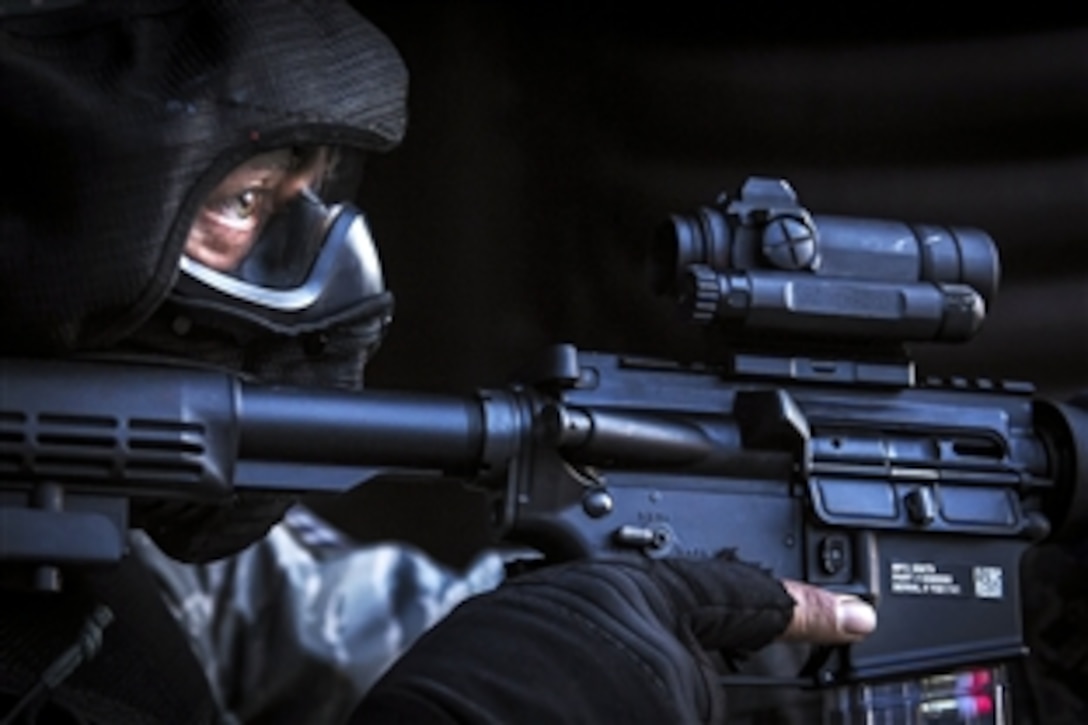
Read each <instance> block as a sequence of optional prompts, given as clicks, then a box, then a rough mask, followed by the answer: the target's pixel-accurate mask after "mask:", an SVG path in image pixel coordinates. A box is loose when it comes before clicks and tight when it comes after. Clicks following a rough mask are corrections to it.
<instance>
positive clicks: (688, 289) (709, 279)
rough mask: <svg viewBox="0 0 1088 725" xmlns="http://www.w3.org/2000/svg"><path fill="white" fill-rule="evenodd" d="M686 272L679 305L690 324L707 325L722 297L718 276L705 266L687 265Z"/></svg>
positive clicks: (715, 312) (712, 318) (712, 319)
mask: <svg viewBox="0 0 1088 725" xmlns="http://www.w3.org/2000/svg"><path fill="white" fill-rule="evenodd" d="M687 272H688V273H687V275H685V278H684V287H683V290H682V292H681V295H680V303H681V305H683V308H684V310H685V311H686V312H687V313H688V315H689V316H690V318H691V321H692V322H697V323H699V324H702V325H706V324H709V323H711V322H713V321H714V318H715V317H716V316H717V314H718V304H719V302H720V301H721V297H722V292H721V286H720V285H719V284H718V274H717V273H716V272H715V271H714V270H712V269H711V268H710V267H708V266H706V265H705V264H692V265H688V270H687Z"/></svg>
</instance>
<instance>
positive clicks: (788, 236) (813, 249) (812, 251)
mask: <svg viewBox="0 0 1088 725" xmlns="http://www.w3.org/2000/svg"><path fill="white" fill-rule="evenodd" d="M763 256H764V257H766V259H767V261H768V262H770V263H771V264H773V265H774V266H775V267H777V268H778V269H789V270H799V269H813V268H814V267H815V266H816V261H817V259H818V256H819V246H818V243H817V234H816V228H815V227H814V226H813V225H812V224H810V223H809V222H808V220H806V219H803V218H801V217H799V216H794V215H792V214H779V215H778V216H774V217H771V219H770V220H769V221H768V222H767V224H766V226H765V227H763Z"/></svg>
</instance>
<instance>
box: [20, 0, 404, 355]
mask: <svg viewBox="0 0 1088 725" xmlns="http://www.w3.org/2000/svg"><path fill="white" fill-rule="evenodd" d="M406 93H407V72H406V69H405V67H404V65H403V63H402V62H401V59H400V57H399V55H398V54H397V52H396V50H395V49H394V48H393V46H392V45H391V44H390V43H389V42H388V40H387V39H386V38H385V37H384V36H383V35H382V34H381V33H380V32H379V31H378V30H377V29H376V28H375V27H374V26H373V25H371V24H369V23H368V22H366V21H365V20H363V19H362V18H361V17H360V16H358V15H357V14H356V13H355V12H354V11H353V10H351V9H350V8H348V7H346V6H344V5H343V4H340V3H334V2H328V1H326V0H264V1H263V2H261V3H260V4H259V6H255V5H254V4H253V3H251V2H245V1H242V0H194V1H191V2H179V1H178V0H144V1H142V2H120V1H117V0H100V1H99V2H96V3H89V4H87V5H81V6H77V7H74V8H71V9H66V10H59V11H56V12H53V13H46V14H42V15H40V16H29V17H16V18H14V19H5V20H0V151H2V152H3V156H4V157H5V158H10V159H15V158H18V159H24V163H23V164H21V165H20V168H19V171H18V173H11V174H5V175H4V176H3V179H2V180H0V309H3V310H4V314H3V315H2V316H0V351H2V352H19V353H24V352H43V351H44V352H54V351H66V350H71V349H76V348H87V347H101V346H104V345H107V344H110V343H112V342H113V341H116V340H117V339H119V338H121V337H123V336H124V335H125V334H127V333H128V332H131V331H132V330H133V329H134V328H135V327H136V326H137V325H138V324H139V323H140V322H141V321H142V320H143V319H144V318H145V317H146V316H147V315H148V314H149V313H150V312H151V311H152V310H153V309H154V308H155V307H156V306H157V305H158V304H159V303H160V302H161V301H162V299H163V298H164V296H165V295H166V293H167V291H168V290H169V289H170V287H171V286H172V284H173V281H174V278H175V276H176V272H177V264H178V259H179V257H180V253H181V249H182V245H183V243H184V240H185V236H186V232H187V230H188V227H189V223H190V220H191V218H192V216H193V211H194V210H195V208H196V205H197V204H198V203H199V201H200V199H202V198H203V196H204V193H205V192H206V191H207V189H208V188H210V186H211V185H212V184H214V183H215V182H216V181H218V179H219V178H220V176H221V175H222V174H223V173H224V172H225V171H226V170H228V169H230V168H232V167H233V166H234V165H236V164H237V163H238V162H239V161H241V160H243V159H245V158H248V157H250V156H252V155H253V154H254V153H256V152H258V151H262V150H266V149H269V148H276V147H282V146H286V145H291V144H313V143H327V144H334V145H338V146H343V147H349V148H357V149H361V150H364V151H382V150H385V149H388V148H390V147H392V146H394V145H396V144H397V143H399V141H400V139H401V137H402V135H403V133H404V129H405V124H406V110H405V98H406Z"/></svg>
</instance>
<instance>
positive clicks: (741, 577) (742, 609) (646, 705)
mask: <svg viewBox="0 0 1088 725" xmlns="http://www.w3.org/2000/svg"><path fill="white" fill-rule="evenodd" d="M793 609H794V601H793V599H792V598H791V597H790V595H789V594H787V593H786V590H785V589H784V588H783V586H782V584H780V583H779V582H778V581H777V580H775V579H774V578H772V577H771V576H769V575H768V574H766V573H764V572H763V571H761V570H759V569H757V568H755V567H753V566H750V565H747V564H743V563H740V562H737V561H735V560H728V559H726V558H718V559H714V560H701V561H691V560H679V559H661V560H649V559H622V560H618V561H616V560H612V561H607V562H605V561H580V562H575V563H570V564H564V565H557V566H552V567H545V568H543V569H540V570H538V571H536V572H533V573H532V574H527V575H524V576H521V577H517V578H514V579H512V580H510V581H509V582H508V583H506V584H505V585H503V586H502V587H501V588H500V589H498V590H497V591H494V592H492V593H489V594H485V595H482V596H479V597H477V598H475V599H472V600H469V601H467V602H465V603H464V604H462V605H461V606H460V607H459V608H457V609H456V610H455V611H454V612H453V613H452V614H451V615H450V616H449V617H448V618H447V619H446V620H444V621H443V622H442V623H441V624H439V625H438V626H437V627H436V628H435V629H434V630H432V631H430V632H429V633H427V634H425V635H424V636H423V637H422V638H421V639H420V640H419V641H418V643H417V644H416V645H415V646H414V647H413V648H412V649H411V650H410V651H409V652H408V653H407V654H406V655H405V656H404V658H403V659H402V660H400V661H399V662H398V663H397V664H396V665H395V666H394V667H393V669H392V670H391V671H390V672H389V673H388V674H387V675H386V676H385V677H384V678H383V679H382V680H381V681H380V682H379V683H378V684H377V685H376V686H375V688H374V689H373V690H372V691H371V693H370V694H369V695H368V696H367V698H366V700H365V701H364V702H363V703H362V704H361V706H360V708H359V709H358V710H357V711H356V713H355V715H354V719H353V720H352V722H366V723H379V722H382V723H384V722H412V723H417V722H450V721H455V722H460V723H485V722H487V723H500V722H501V723H554V722H563V723H621V722H622V723H631V722H655V723H688V722H713V721H720V720H721V719H722V718H723V712H724V697H723V693H722V687H721V684H720V683H719V681H718V680H719V676H720V673H719V672H718V671H717V670H716V668H715V667H714V665H713V663H712V660H711V658H710V657H709V656H708V654H707V651H708V650H709V651H724V652H726V653H728V654H736V655H743V654H745V653H748V652H752V651H754V650H757V649H760V648H761V647H763V646H765V645H767V644H768V643H770V642H771V641H772V640H774V639H775V638H776V637H777V636H779V635H780V634H782V633H783V631H784V630H785V629H786V627H787V625H788V624H789V623H790V621H791V617H792V614H793Z"/></svg>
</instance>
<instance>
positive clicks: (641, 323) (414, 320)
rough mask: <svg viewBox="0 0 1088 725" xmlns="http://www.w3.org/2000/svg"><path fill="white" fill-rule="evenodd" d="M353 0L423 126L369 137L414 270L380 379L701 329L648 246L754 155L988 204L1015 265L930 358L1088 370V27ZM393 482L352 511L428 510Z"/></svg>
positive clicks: (1011, 372) (754, 161)
mask: <svg viewBox="0 0 1088 725" xmlns="http://www.w3.org/2000/svg"><path fill="white" fill-rule="evenodd" d="M355 4H356V5H357V6H358V7H359V8H360V10H361V12H363V14H364V15H366V16H367V17H369V18H370V19H371V20H372V21H374V22H375V23H376V24H377V25H378V26H379V27H381V28H382V29H383V30H385V32H386V33H387V34H388V35H389V36H390V37H391V38H392V39H393V41H394V43H395V44H396V45H397V46H398V47H399V48H400V50H401V52H402V54H403V55H404V58H405V60H406V62H407V64H408V67H409V69H410V70H411V73H412V88H411V95H410V112H411V120H410V124H409V132H408V137H407V140H406V141H405V143H404V144H403V145H402V146H401V148H399V149H398V150H396V151H394V152H393V153H391V154H389V155H387V156H384V157H379V158H376V159H374V160H373V162H372V164H371V166H370V168H369V170H368V178H367V181H366V183H365V185H364V191H363V198H362V202H363V204H364V206H365V208H366V210H367V212H368V215H369V217H370V220H371V225H372V227H373V230H374V233H375V235H376V238H377V239H378V242H379V245H380V247H381V251H382V256H383V262H384V264H385V269H386V276H387V281H388V283H389V284H390V285H391V287H392V288H393V290H394V292H395V293H396V295H397V322H396V324H395V325H394V326H393V330H392V333H391V334H390V336H389V338H388V340H387V343H386V345H385V346H384V348H383V350H382V352H381V354H380V355H379V356H378V358H377V360H376V361H375V362H374V363H373V365H372V367H371V368H370V372H369V378H368V384H370V385H371V386H372V387H398V388H401V387H407V388H413V389H420V388H423V389H432V390H449V391H456V392H464V391H470V390H472V389H474V388H477V387H492V386H495V385H501V384H502V383H504V382H505V381H506V380H507V379H508V376H509V375H510V374H511V373H512V372H514V371H515V370H516V369H517V368H518V367H519V366H520V365H522V364H523V363H525V362H526V361H527V360H529V359H530V358H531V357H532V356H533V354H534V352H536V351H537V350H539V349H540V348H542V347H544V346H546V345H547V344H549V343H553V342H557V341H570V342H574V343H576V344H577V345H579V346H582V347H585V348H588V349H603V350H609V351H625V352H638V353H644V354H653V355H664V356H678V355H680V356H691V355H693V354H698V352H697V351H698V349H699V348H698V344H699V339H700V338H699V336H698V334H697V333H696V332H695V331H694V330H693V329H689V328H686V327H683V326H678V325H677V323H676V322H675V321H674V317H673V313H672V308H671V306H670V305H669V303H668V301H667V300H665V299H663V298H659V297H654V296H653V295H652V294H651V293H650V291H649V287H648V285H647V284H646V280H645V275H644V265H643V256H642V255H643V251H644V248H645V245H646V243H647V242H648V241H649V239H650V236H651V235H652V232H653V229H654V228H655V227H656V226H657V225H658V223H660V222H661V221H662V220H663V219H665V218H666V216H667V215H668V214H669V213H670V212H676V211H685V212H686V211H691V210H693V209H694V208H695V207H696V206H698V205H702V204H707V203H709V202H711V201H712V200H713V198H714V197H715V196H716V195H717V194H718V192H720V191H730V192H732V191H735V190H736V189H737V188H738V186H739V185H740V184H741V183H742V182H743V180H744V179H745V178H746V177H747V176H749V175H753V174H757V175H764V176H781V177H785V178H787V179H789V180H790V182H791V183H792V184H793V186H794V188H795V189H796V190H797V192H798V194H799V196H800V198H801V201H802V203H804V204H805V206H806V207H807V208H809V209H810V210H812V211H813V212H814V213H837V214H852V215H860V216H870V217H887V218H893V219H902V220H907V221H916V222H932V223H940V224H947V225H970V226H978V227H981V228H982V229H984V230H986V231H987V232H989V233H990V234H991V235H992V236H993V237H994V239H995V240H996V241H997V243H998V246H999V248H1000V250H1001V255H1002V265H1003V274H1002V285H1001V288H1000V291H999V294H998V296H997V298H996V302H995V304H993V305H992V307H991V309H990V310H989V314H988V318H987V322H986V324H985V325H984V328H983V331H982V332H981V333H980V334H979V336H978V337H977V338H976V339H975V340H973V341H972V342H970V343H968V344H963V345H954V346H952V345H944V346H939V345H919V346H917V347H915V348H913V351H914V353H915V357H916V359H917V360H918V363H919V370H920V372H922V373H923V374H925V373H935V374H943V375H948V374H962V375H967V376H984V377H995V378H1013V379H1017V380H1031V381H1033V382H1035V383H1036V385H1037V386H1038V387H1039V389H1040V390H1041V392H1042V393H1043V394H1046V395H1052V396H1065V395H1068V394H1069V393H1070V392H1072V391H1075V390H1078V389H1080V388H1082V387H1088V336H1086V332H1088V302H1086V301H1085V296H1084V291H1085V289H1088V287H1086V283H1088V255H1086V254H1085V244H1086V242H1088V234H1086V232H1085V231H1084V222H1083V218H1084V206H1085V204H1084V203H1085V201H1086V200H1088V137H1086V133H1085V132H1086V130H1088V53H1086V50H1088V25H1083V24H1076V23H1069V22H1067V21H1065V20H1064V19H1055V18H1054V17H1053V16H1050V17H1048V18H1046V19H1045V20H1039V21H1037V22H1033V21H1031V20H1025V19H1024V15H1026V14H1027V13H1026V12H1020V13H1018V14H1017V15H1018V16H1019V17H1016V18H1015V21H1013V20H1008V21H1006V20H1005V19H1003V18H1000V17H995V16H991V17H988V18H986V19H979V18H963V19H962V20H961V21H960V22H959V24H952V25H949V24H947V22H945V23H944V24H938V23H937V22H935V21H934V20H933V19H931V18H926V17H924V16H917V15H907V14H906V13H905V12H904V13H903V14H902V15H901V16H899V17H897V16H896V15H895V14H894V13H892V14H890V15H889V14H886V13H885V14H883V15H882V20H881V21H880V22H874V21H873V20H872V19H871V18H867V19H864V20H862V19H859V18H858V17H857V16H854V15H847V14H845V13H843V14H842V15H841V16H836V15H834V14H831V15H828V14H823V13H819V12H818V11H816V10H800V11H798V10H794V9H790V10H786V9H777V8H776V9H775V11H774V12H772V11H770V10H768V11H758V10H751V9H748V10H737V9H736V8H734V7H732V6H733V5H734V4H729V10H728V11H727V10H710V9H708V6H707V5H685V4H683V3H680V4H674V3H667V4H660V3H651V4H648V5H646V4H643V5H640V6H639V7H640V9H637V10H635V9H632V8H631V7H624V9H623V10H622V12H621V11H616V10H612V9H611V8H610V6H608V5H604V4H599V3H584V4H581V5H577V6H575V5H569V6H568V5H564V4H562V3H558V4H557V3H535V4H534V3H526V4H515V3H506V4H500V3H482V2H467V1H461V2H435V3H398V2H393V1H392V0H389V1H386V0H372V1H369V2H368V1H366V0H358V2H356V3H355ZM709 7H720V4H715V5H712V6H709ZM381 488H382V487H381V486H375V487H374V488H373V490H371V491H369V492H364V491H362V490H360V491H359V492H358V493H357V494H355V495H354V496H353V497H352V505H349V506H347V507H343V508H341V509H340V511H341V512H342V514H343V517H342V522H344V521H347V522H348V523H347V525H348V527H349V528H352V529H355V528H356V526H359V527H360V529H362V530H367V531H369V532H370V533H371V534H377V535H378V536H382V535H391V536H402V535H406V534H404V533H403V532H402V531H401V530H400V529H399V528H398V527H399V526H400V525H401V523H402V522H399V521H394V520H393V519H395V518H396V517H393V519H391V518H389V517H388V516H387V514H388V511H389V509H388V508H386V507H385V506H382V505H378V506H377V507H376V508H379V509H384V511H383V514H385V515H383V516H382V517H378V516H377V515H371V514H370V513H369V512H370V511H372V510H374V508H375V506H374V504H375V503H376V502H377V503H379V504H380V503H381V501H380V499H381V497H382V496H388V495H395V494H390V493H389V492H388V491H385V492H383V491H382V490H381ZM448 490H452V489H443V491H448ZM443 496H449V497H450V500H449V501H447V502H445V503H444V504H436V505H435V506H433V507H427V509H428V510H429V511H431V513H430V514H428V513H427V512H426V511H425V512H422V513H420V512H418V511H417V512H416V513H415V515H414V518H413V519H412V520H413V521H414V524H413V526H412V528H413V530H414V531H413V532H411V535H412V536H413V537H414V538H417V539H419V540H420V541H421V542H422V543H424V544H425V545H427V546H429V547H432V546H433V547H436V548H439V549H443V550H444V551H445V552H446V553H445V554H443V556H444V557H445V558H447V559H449V560H451V561H458V560H461V559H463V557H464V556H467V555H468V553H469V552H470V551H471V550H472V549H473V547H474V545H475V544H474V543H473V542H474V541H475V539H474V538H473V536H474V533H473V532H474V531H475V529H474V527H475V524H476V520H475V519H474V516H476V514H477V510H476V509H475V508H474V507H475V505H476V503H475V502H474V501H473V500H471V499H467V502H466V499H464V498H463V497H461V496H460V495H459V494H458V495H454V494H452V493H443V494H441V495H438V494H436V498H437V499H441V498H442V497H443ZM398 510H404V507H403V506H402V507H399V508H398ZM450 531H454V532H457V535H456V536H454V537H453V538H454V539H455V541H456V542H460V543H453V544H451V543H450V541H449V533H450ZM434 542H437V543H434Z"/></svg>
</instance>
